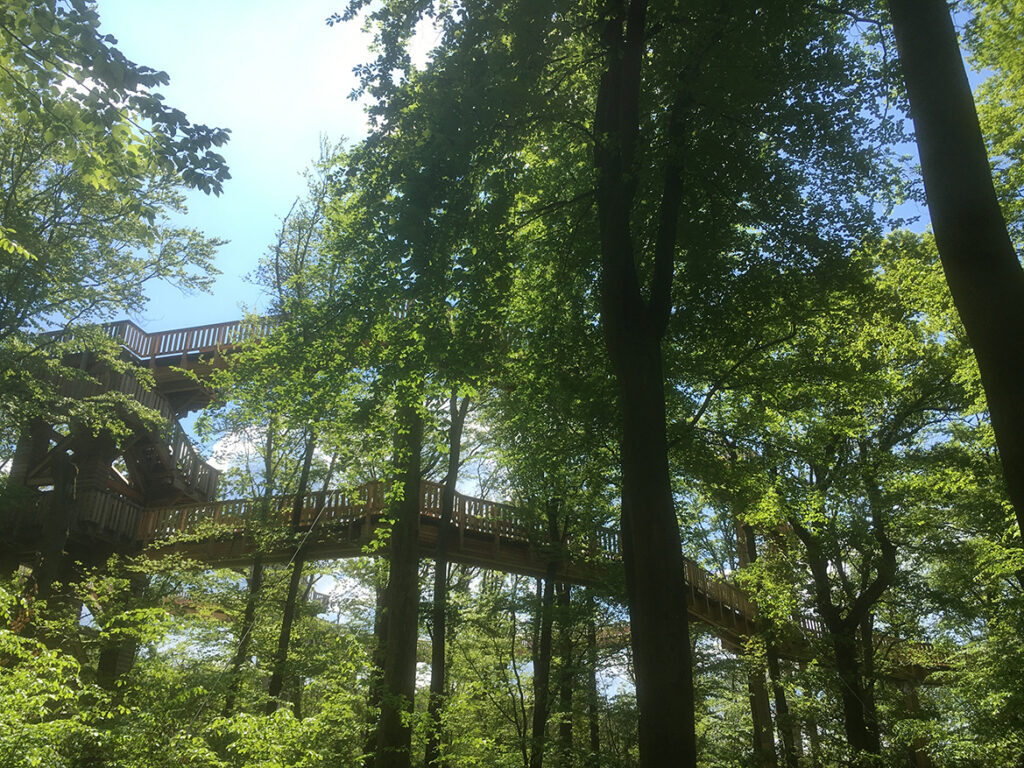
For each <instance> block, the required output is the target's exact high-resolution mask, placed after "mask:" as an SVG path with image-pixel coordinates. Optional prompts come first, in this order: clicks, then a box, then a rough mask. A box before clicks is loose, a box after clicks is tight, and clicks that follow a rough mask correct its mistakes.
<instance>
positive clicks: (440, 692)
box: [424, 391, 469, 768]
mask: <svg viewBox="0 0 1024 768" xmlns="http://www.w3.org/2000/svg"><path fill="white" fill-rule="evenodd" d="M468 410H469V397H464V398H462V402H461V403H459V401H458V395H457V393H456V392H455V391H453V392H452V395H451V398H450V399H449V401H448V413H449V416H450V418H451V428H450V429H449V431H448V474H447V475H445V478H444V490H443V491H442V493H441V519H440V520H439V521H438V528H437V551H436V554H435V555H434V603H433V605H432V606H431V624H432V625H433V628H434V634H433V636H432V637H431V640H430V699H429V701H428V702H427V728H428V730H427V745H426V750H425V756H424V764H425V765H427V766H428V768H429V766H439V765H441V760H440V753H441V731H442V728H441V711H442V709H443V708H444V699H445V689H446V683H447V680H446V676H447V670H446V660H447V648H446V645H445V643H446V640H447V637H446V635H447V631H448V630H447V623H448V621H447V620H448V534H449V532H450V530H449V529H450V528H451V521H452V514H453V513H454V511H455V488H456V486H457V484H458V480H459V463H460V461H461V454H462V428H463V426H464V425H465V423H466V412H467V411H468Z"/></svg>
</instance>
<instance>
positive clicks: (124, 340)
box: [46, 317, 274, 364]
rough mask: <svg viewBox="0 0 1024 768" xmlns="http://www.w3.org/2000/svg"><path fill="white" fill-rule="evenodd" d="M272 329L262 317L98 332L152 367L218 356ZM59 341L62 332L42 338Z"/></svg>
mask: <svg viewBox="0 0 1024 768" xmlns="http://www.w3.org/2000/svg"><path fill="white" fill-rule="evenodd" d="M273 326H274V320H273V318H269V317H262V318H259V319H258V320H257V321H255V322H250V321H247V320H230V321H228V322H226V323H213V324H211V325H196V326H192V327H190V328H171V329H169V330H166V331H154V332H153V333H147V332H146V331H144V330H142V329H141V328H140V327H139V326H137V325H136V324H135V323H133V322H132V321H131V320H118V321H116V322H113V323H104V324H103V325H101V326H100V329H101V330H102V331H103V333H105V334H106V335H107V336H108V337H109V338H111V339H113V340H114V341H116V342H118V343H119V344H120V345H121V347H122V348H123V349H124V350H125V351H126V352H128V353H129V354H131V356H132V357H133V358H135V361H136V362H138V363H150V364H152V363H153V362H154V361H156V360H157V359H158V358H171V357H180V358H182V359H183V360H184V359H185V358H187V357H188V356H189V355H196V354H199V355H202V354H210V353H218V354H219V353H221V352H224V351H226V350H228V349H231V348H232V347H235V346H237V345H238V344H241V343H242V342H244V341H249V340H250V339H255V338H258V337H260V336H265V335H267V333H269V331H270V329H271V328H272V327H273ZM46 335H48V336H52V337H56V338H57V339H58V340H60V339H62V338H63V337H64V335H65V331H63V330H61V331H53V332H51V333H48V334H46Z"/></svg>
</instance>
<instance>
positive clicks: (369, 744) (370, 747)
mask: <svg viewBox="0 0 1024 768" xmlns="http://www.w3.org/2000/svg"><path fill="white" fill-rule="evenodd" d="M386 591H387V585H383V584H380V583H377V584H375V590H374V592H375V594H376V605H375V606H374V612H373V658H372V662H373V663H372V665H371V668H370V681H369V686H368V688H369V693H368V694H367V699H366V706H367V708H368V709H369V710H370V711H371V712H375V711H376V718H377V721H378V722H379V720H380V715H379V710H380V703H381V699H382V698H383V687H384V680H383V678H384V648H385V646H386V645H387V636H388V621H387V619H388V614H387V611H386V610H385V609H384V606H385V593H386ZM363 753H364V755H363V768H374V767H375V764H376V754H377V728H376V723H374V725H373V726H372V727H368V728H367V733H366V743H365V746H364V748H363Z"/></svg>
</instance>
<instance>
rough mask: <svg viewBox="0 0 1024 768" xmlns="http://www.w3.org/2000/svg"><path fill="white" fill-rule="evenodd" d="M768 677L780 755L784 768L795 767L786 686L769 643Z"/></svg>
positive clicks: (777, 659)
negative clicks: (772, 698) (780, 741)
mask: <svg viewBox="0 0 1024 768" xmlns="http://www.w3.org/2000/svg"><path fill="white" fill-rule="evenodd" d="M767 657H768V679H769V680H770V681H771V684H772V696H773V697H774V699H775V726H776V728H777V729H778V733H779V738H780V739H781V740H782V755H783V759H784V760H785V761H786V768H797V765H798V761H797V748H796V744H795V739H794V730H793V718H792V716H791V715H790V712H789V701H788V700H787V699H786V688H785V685H783V681H782V669H781V668H780V667H779V655H778V653H776V652H775V648H774V647H772V645H771V644H769V646H768V652H767Z"/></svg>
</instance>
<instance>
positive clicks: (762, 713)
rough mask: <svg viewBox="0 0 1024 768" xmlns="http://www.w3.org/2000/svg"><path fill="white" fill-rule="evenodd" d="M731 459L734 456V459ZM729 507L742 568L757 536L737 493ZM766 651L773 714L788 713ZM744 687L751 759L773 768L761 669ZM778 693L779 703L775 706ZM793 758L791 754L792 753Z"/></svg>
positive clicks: (771, 655) (775, 659) (772, 743)
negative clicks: (750, 724) (751, 738)
mask: <svg viewBox="0 0 1024 768" xmlns="http://www.w3.org/2000/svg"><path fill="white" fill-rule="evenodd" d="M734 460H735V458H734ZM733 509H734V512H735V518H734V524H735V526H736V558H737V560H738V561H739V564H740V567H741V568H743V567H745V566H747V565H749V564H750V563H753V562H754V561H756V560H757V536H756V534H755V532H754V529H753V528H751V527H750V526H749V525H747V524H746V523H745V522H744V521H743V518H744V515H745V514H746V504H745V503H744V500H743V499H742V498H741V497H740V496H739V495H738V494H737V495H736V496H735V497H734V498H733ZM767 646H768V647H767V654H768V657H769V662H768V668H769V680H770V681H771V682H772V691H773V693H775V704H776V713H777V714H778V715H780V716H781V715H788V713H789V706H788V703H787V702H786V694H785V691H784V690H783V689H782V688H781V687H779V686H776V685H775V678H777V677H778V657H777V656H776V655H775V649H774V648H773V647H772V644H771V642H768V643H767ZM772 663H774V664H775V678H773V677H772V676H771V674H770V670H771V665H772ZM747 690H748V692H749V694H750V717H751V720H752V722H753V726H754V727H753V732H754V734H753V735H754V759H755V761H756V764H757V765H760V766H765V768H775V766H777V765H778V762H779V760H778V755H776V753H775V735H774V731H773V728H774V726H773V724H772V709H771V703H770V702H769V699H768V686H767V685H766V684H765V670H764V669H761V668H758V669H757V670H755V671H753V672H751V673H750V675H749V676H748V677H747ZM780 696H781V704H782V706H781V707H779V703H780ZM784 752H785V754H786V762H787V768H792V764H791V763H790V755H791V753H792V749H786V748H785V745H784ZM794 758H795V755H794Z"/></svg>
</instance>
